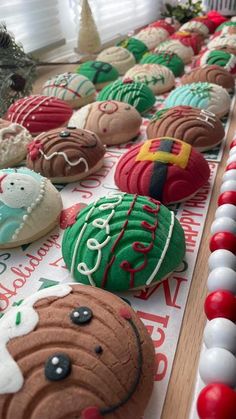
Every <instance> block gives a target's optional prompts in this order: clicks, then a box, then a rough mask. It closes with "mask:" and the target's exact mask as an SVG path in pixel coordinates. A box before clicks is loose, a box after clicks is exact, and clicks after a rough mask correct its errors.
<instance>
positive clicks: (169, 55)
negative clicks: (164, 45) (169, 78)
mask: <svg viewBox="0 0 236 419" xmlns="http://www.w3.org/2000/svg"><path fill="white" fill-rule="evenodd" d="M140 64H160V65H164V66H165V67H167V68H169V69H170V70H171V71H172V73H173V74H174V75H175V77H179V76H182V74H183V72H184V62H183V60H182V59H181V58H180V57H179V56H178V55H177V54H174V53H173V52H170V51H166V52H159V53H147V54H145V55H144V56H143V58H142V60H141V61H140Z"/></svg>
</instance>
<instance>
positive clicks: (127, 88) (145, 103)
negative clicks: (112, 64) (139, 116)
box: [97, 79, 156, 113]
mask: <svg viewBox="0 0 236 419" xmlns="http://www.w3.org/2000/svg"><path fill="white" fill-rule="evenodd" d="M97 100H98V101H102V100H118V101H119V102H125V103H129V104H130V105H132V106H134V107H135V108H136V109H137V111H138V112H139V113H145V112H147V111H148V110H149V109H151V108H152V106H153V105H154V103H155V101H156V98H155V96H154V93H153V92H152V91H151V89H150V88H149V87H148V86H147V85H146V84H144V83H139V82H134V81H133V80H130V79H125V80H123V81H122V80H117V81H115V82H114V83H111V84H109V85H108V86H106V87H104V89H102V90H101V92H100V93H99V95H98V96H97Z"/></svg>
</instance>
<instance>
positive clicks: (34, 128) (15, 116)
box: [7, 95, 73, 135]
mask: <svg viewBox="0 0 236 419" xmlns="http://www.w3.org/2000/svg"><path fill="white" fill-rule="evenodd" d="M72 113H73V110H72V108H71V107H70V106H69V105H68V104H67V103H66V102H64V100H61V99H57V98H55V97H52V96H51V97H50V96H41V95H32V96H28V97H25V98H23V99H19V100H17V101H16V102H15V103H13V104H12V105H11V106H10V108H9V109H8V111H7V119H8V120H9V121H11V122H15V123H17V124H20V125H23V127H25V128H27V129H28V131H29V132H30V133H31V134H33V135H37V134H39V133H40V132H44V131H48V130H50V129H54V128H58V127H60V126H62V125H64V124H66V122H67V121H68V120H69V119H70V117H71V115H72Z"/></svg>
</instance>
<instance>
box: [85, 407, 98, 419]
mask: <svg viewBox="0 0 236 419" xmlns="http://www.w3.org/2000/svg"><path fill="white" fill-rule="evenodd" d="M82 419H102V416H101V414H100V412H99V409H98V408H97V407H92V406H91V407H86V409H84V410H83V412H82Z"/></svg>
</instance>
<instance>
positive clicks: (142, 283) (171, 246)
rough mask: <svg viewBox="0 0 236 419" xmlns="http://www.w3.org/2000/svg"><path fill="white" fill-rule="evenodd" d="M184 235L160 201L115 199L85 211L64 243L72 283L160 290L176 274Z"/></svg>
mask: <svg viewBox="0 0 236 419" xmlns="http://www.w3.org/2000/svg"><path fill="white" fill-rule="evenodd" d="M184 253H185V239H184V231H183V229H182V227H181V225H180V224H179V222H178V220H177V219H176V218H175V216H174V213H173V212H171V211H169V210H168V209H167V208H166V207H165V206H164V205H162V204H161V203H160V202H159V201H156V200H154V199H151V198H147V197H142V196H139V195H131V194H123V193H121V192H117V193H113V194H110V195H108V196H107V197H102V198H99V199H98V200H97V201H95V202H93V203H92V204H90V205H88V206H87V207H86V208H84V209H83V210H82V211H81V212H80V213H79V215H78V216H77V219H76V221H75V223H74V224H73V225H71V226H70V227H68V228H67V230H66V231H65V233H64V236H63V241H62V254H63V258H64V260H65V263H66V266H67V268H68V269H69V270H70V272H71V275H72V277H73V278H74V279H75V280H76V281H78V282H81V283H83V284H87V285H92V286H96V287H100V288H104V289H106V290H109V291H127V290H130V289H136V288H144V287H147V286H152V285H155V283H156V282H157V281H160V280H162V279H163V278H165V277H166V276H167V275H169V274H170V273H171V272H172V271H173V270H174V269H175V268H177V267H178V266H179V265H180V263H181V262H182V260H183V257H184Z"/></svg>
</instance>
